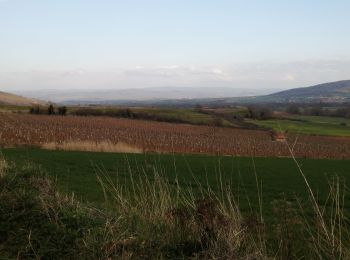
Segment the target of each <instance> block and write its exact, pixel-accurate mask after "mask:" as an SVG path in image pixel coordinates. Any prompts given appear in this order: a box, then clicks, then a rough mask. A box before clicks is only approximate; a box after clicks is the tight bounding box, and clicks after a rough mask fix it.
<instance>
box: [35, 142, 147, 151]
mask: <svg viewBox="0 0 350 260" xmlns="http://www.w3.org/2000/svg"><path fill="white" fill-rule="evenodd" d="M41 147H42V148H44V149H48V150H64V151H85V152H106V153H141V152H142V149H140V148H138V147H136V146H131V145H129V144H127V143H123V142H118V143H116V144H114V143H112V142H108V141H101V142H90V141H68V142H63V143H53V142H52V143H45V144H43V145H42V146H41Z"/></svg>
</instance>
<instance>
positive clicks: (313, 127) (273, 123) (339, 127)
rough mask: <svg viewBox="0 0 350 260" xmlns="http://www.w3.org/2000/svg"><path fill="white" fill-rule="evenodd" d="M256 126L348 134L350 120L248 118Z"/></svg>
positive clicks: (349, 134) (294, 130) (300, 117)
mask: <svg viewBox="0 0 350 260" xmlns="http://www.w3.org/2000/svg"><path fill="white" fill-rule="evenodd" d="M249 122H250V123H253V124H256V125H258V126H262V127H266V128H271V129H275V130H277V131H281V130H282V131H284V130H288V131H289V132H292V133H300V134H310V135H328V136H350V120H349V119H343V118H335V117H324V116H288V117H284V118H280V119H270V120H249Z"/></svg>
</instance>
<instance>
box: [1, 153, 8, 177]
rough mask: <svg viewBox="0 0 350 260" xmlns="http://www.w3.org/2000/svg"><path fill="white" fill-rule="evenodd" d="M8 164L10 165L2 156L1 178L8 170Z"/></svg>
mask: <svg viewBox="0 0 350 260" xmlns="http://www.w3.org/2000/svg"><path fill="white" fill-rule="evenodd" d="M7 166H8V164H7V162H6V161H5V159H4V158H2V157H0V178H1V177H3V176H4V175H5V171H6V168H7Z"/></svg>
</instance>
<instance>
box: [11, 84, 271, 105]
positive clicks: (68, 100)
mask: <svg viewBox="0 0 350 260" xmlns="http://www.w3.org/2000/svg"><path fill="white" fill-rule="evenodd" d="M276 91H277V89H245V88H228V87H205V88H200V87H157V88H133V89H101V90H40V91H39V90H38V91H20V92H17V93H18V94H20V95H23V96H26V97H32V98H37V99H41V100H49V101H52V102H56V103H65V104H105V103H111V104H116V103H123V104H124V103H125V102H131V101H132V102H149V101H161V100H169V99H171V100H182V99H204V98H226V97H245V96H253V95H265V94H269V93H274V92H276Z"/></svg>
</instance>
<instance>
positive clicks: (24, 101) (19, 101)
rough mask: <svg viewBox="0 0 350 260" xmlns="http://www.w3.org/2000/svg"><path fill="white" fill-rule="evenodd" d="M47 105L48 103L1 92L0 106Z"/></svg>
mask: <svg viewBox="0 0 350 260" xmlns="http://www.w3.org/2000/svg"><path fill="white" fill-rule="evenodd" d="M45 104H47V103H46V102H44V101H40V100H37V99H32V98H26V97H22V96H17V95H14V94H11V93H7V92H2V91H0V105H14V106H32V105H45Z"/></svg>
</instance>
